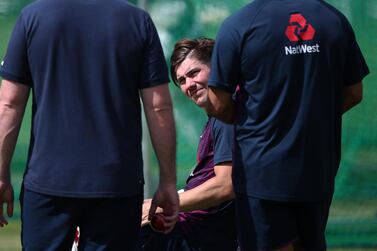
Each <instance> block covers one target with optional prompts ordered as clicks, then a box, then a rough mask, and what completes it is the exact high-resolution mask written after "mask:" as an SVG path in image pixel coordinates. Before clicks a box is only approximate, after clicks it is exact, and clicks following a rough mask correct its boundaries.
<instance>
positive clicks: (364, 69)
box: [344, 21, 369, 86]
mask: <svg viewBox="0 0 377 251" xmlns="http://www.w3.org/2000/svg"><path fill="white" fill-rule="evenodd" d="M346 28H347V34H348V49H347V56H346V61H345V67H344V74H345V75H344V79H345V83H344V85H345V86H349V85H353V84H356V83H358V82H360V81H361V80H362V79H363V78H364V77H365V76H366V75H368V74H369V69H368V66H367V64H366V62H365V59H364V56H363V54H362V53H361V50H360V47H359V45H358V44H357V41H356V37H355V33H354V31H353V29H352V27H351V25H350V24H349V23H348V21H347V26H346Z"/></svg>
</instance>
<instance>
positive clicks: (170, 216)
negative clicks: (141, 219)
mask: <svg viewBox="0 0 377 251" xmlns="http://www.w3.org/2000/svg"><path fill="white" fill-rule="evenodd" d="M141 98H142V101H143V105H144V112H145V116H146V120H147V124H148V128H149V132H150V136H151V141H152V145H153V148H154V150H155V153H156V156H157V159H158V163H159V167H160V181H159V185H158V188H157V191H156V193H155V194H154V196H153V200H152V204H151V208H150V211H149V219H150V218H151V217H153V215H154V214H155V211H156V209H157V207H161V208H162V209H163V212H164V215H165V220H166V223H167V225H168V226H169V228H170V230H171V229H172V228H173V227H174V224H175V222H176V220H177V219H178V210H179V200H178V194H177V191H176V182H177V177H176V166H175V164H176V134H175V123H174V116H173V107H172V101H171V97H170V93H169V88H168V85H167V84H164V85H159V86H156V87H151V88H146V89H143V90H142V91H141Z"/></svg>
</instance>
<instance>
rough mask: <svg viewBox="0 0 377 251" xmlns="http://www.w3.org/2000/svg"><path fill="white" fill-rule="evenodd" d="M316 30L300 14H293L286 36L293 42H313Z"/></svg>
mask: <svg viewBox="0 0 377 251" xmlns="http://www.w3.org/2000/svg"><path fill="white" fill-rule="evenodd" d="M314 34H315V30H314V28H313V26H311V24H309V23H308V21H306V19H305V18H304V17H303V16H302V15H301V14H299V13H295V14H292V15H291V17H290V19H289V25H288V27H287V29H286V30H285V35H286V36H287V38H288V39H289V40H290V41H291V42H297V41H300V40H302V41H307V40H312V39H313V37H314Z"/></svg>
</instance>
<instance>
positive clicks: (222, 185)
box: [179, 162, 234, 211]
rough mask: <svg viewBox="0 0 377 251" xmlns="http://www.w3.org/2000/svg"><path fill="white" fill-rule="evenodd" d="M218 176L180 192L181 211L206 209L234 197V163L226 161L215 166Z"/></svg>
mask: <svg viewBox="0 0 377 251" xmlns="http://www.w3.org/2000/svg"><path fill="white" fill-rule="evenodd" d="M214 171H215V174H216V176H215V177H213V178H211V179H209V180H207V181H206V182H204V183H203V184H201V185H199V186H197V187H195V188H193V189H190V190H188V191H185V192H183V193H180V194H179V204H180V211H192V210H197V209H206V208H209V207H212V206H216V205H219V204H221V203H222V202H224V201H227V200H230V199H232V198H233V197H234V193H233V186H232V163H231V162H225V163H222V164H221V165H217V166H215V167H214Z"/></svg>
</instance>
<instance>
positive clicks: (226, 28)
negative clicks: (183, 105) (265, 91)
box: [208, 18, 241, 93]
mask: <svg viewBox="0 0 377 251" xmlns="http://www.w3.org/2000/svg"><path fill="white" fill-rule="evenodd" d="M240 46H241V38H240V35H239V32H238V31H237V30H236V28H235V25H233V23H232V21H231V20H230V19H229V18H228V19H226V20H225V21H224V23H223V24H222V25H221V27H220V30H219V32H218V34H217V37H216V41H215V46H214V48H213V53H212V60H211V74H210V78H209V82H208V86H210V87H215V88H220V89H222V90H224V91H227V92H230V93H234V91H235V89H236V86H237V84H238V83H240V77H241V70H240V69H241V62H240V53H239V52H240V49H239V47H240Z"/></svg>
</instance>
